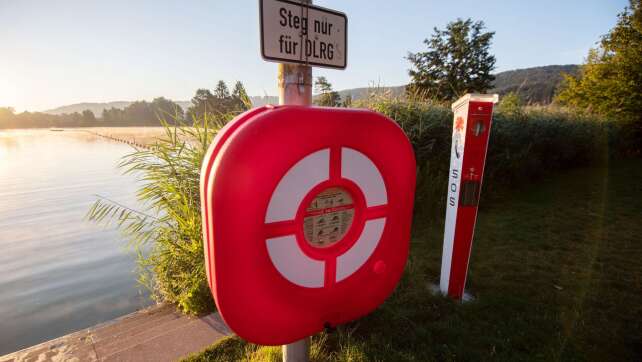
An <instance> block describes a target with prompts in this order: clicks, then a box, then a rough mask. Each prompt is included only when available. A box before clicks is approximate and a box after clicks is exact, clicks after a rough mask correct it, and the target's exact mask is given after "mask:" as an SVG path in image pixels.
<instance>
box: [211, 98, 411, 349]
mask: <svg viewBox="0 0 642 362" xmlns="http://www.w3.org/2000/svg"><path fill="white" fill-rule="evenodd" d="M414 187H415V160H414V154H413V151H412V147H411V145H410V143H409V141H408V139H407V138H406V136H405V135H404V133H403V131H402V130H401V129H400V128H399V126H398V125H397V124H396V123H395V122H394V121H392V120H390V119H388V118H386V117H384V116H382V115H380V114H377V113H375V112H371V111H366V110H353V109H338V108H309V107H298V106H279V107H262V108H257V109H255V110H252V111H249V112H247V113H245V114H243V115H241V116H239V117H237V118H236V119H235V120H234V121H232V122H231V123H230V124H228V125H227V126H226V127H225V128H224V129H223V130H222V131H221V132H220V133H219V135H218V136H217V137H216V139H215V140H214V142H213V144H212V145H211V147H210V149H209V151H208V153H207V156H206V157H205V160H204V163H203V168H202V173H201V201H202V208H203V229H204V230H203V231H204V240H205V243H204V244H205V245H204V247H205V255H206V267H207V274H208V281H209V284H210V287H211V289H212V293H213V295H214V298H215V300H216V304H217V307H218V309H219V312H220V313H221V316H222V317H223V319H224V320H225V322H226V323H227V324H228V325H229V327H230V328H231V329H232V330H233V331H234V332H235V333H237V334H238V335H239V336H241V337H242V338H244V339H246V340H248V341H250V342H253V343H259V344H264V345H278V344H286V343H290V342H293V341H296V340H299V339H301V338H304V337H306V336H309V335H312V334H314V333H316V332H318V331H320V330H322V329H323V328H324V326H325V325H337V324H340V323H345V322H348V321H350V320H354V319H356V318H359V317H361V316H363V315H365V314H367V313H369V312H371V311H372V310H374V309H375V308H376V307H377V306H378V305H379V304H381V303H382V302H383V301H384V300H385V299H386V298H387V297H388V295H389V294H390V293H391V292H392V290H393V289H394V287H395V286H396V284H397V282H398V280H399V278H400V277H401V274H402V272H403V268H404V265H405V262H406V259H407V256H408V242H409V237H410V226H411V219H412V205H413V198H414Z"/></svg>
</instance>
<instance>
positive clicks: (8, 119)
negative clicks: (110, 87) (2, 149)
mask: <svg viewBox="0 0 642 362" xmlns="http://www.w3.org/2000/svg"><path fill="white" fill-rule="evenodd" d="M191 102H192V105H191V106H190V107H189V108H188V109H183V108H182V107H181V106H180V105H178V104H177V103H176V102H174V101H172V100H169V99H167V98H164V97H158V98H155V99H154V100H152V101H151V102H147V101H136V102H134V103H132V104H130V105H128V106H127V107H125V108H123V109H120V108H113V107H112V108H109V109H105V110H103V112H102V114H100V115H95V114H94V113H93V112H92V111H90V110H84V111H83V112H74V113H65V114H49V113H43V112H22V113H16V112H15V110H14V109H13V108H11V107H0V129H11V128H70V127H149V126H161V125H162V122H163V121H164V122H167V123H168V124H176V123H180V122H190V121H191V120H192V119H193V118H196V119H199V118H201V117H202V116H203V114H204V113H206V112H207V113H211V114H214V115H217V114H230V113H240V112H242V111H245V110H247V109H250V108H251V107H252V104H251V101H250V99H249V97H248V95H247V92H246V91H245V88H244V86H243V83H241V82H236V84H235V85H234V88H233V90H232V91H231V92H230V90H229V88H228V87H227V85H226V84H225V82H223V81H219V82H218V83H217V85H216V87H215V88H214V89H213V90H212V91H210V90H209V89H198V90H197V91H196V94H195V95H194V97H193V98H192V100H191Z"/></svg>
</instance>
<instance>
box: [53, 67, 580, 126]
mask: <svg viewBox="0 0 642 362" xmlns="http://www.w3.org/2000/svg"><path fill="white" fill-rule="evenodd" d="M578 71H579V66H578V65H573V64H569V65H547V66H544V67H534V68H526V69H516V70H509V71H507V72H501V73H497V74H496V75H495V77H496V78H495V86H494V88H493V89H491V90H490V91H489V93H499V95H500V96H503V95H505V94H507V93H509V92H517V93H518V94H519V95H520V96H521V97H522V100H523V101H524V102H525V103H526V104H548V103H550V102H551V100H552V99H553V96H554V95H555V90H556V88H557V86H558V85H559V83H560V81H561V80H562V73H563V72H565V73H570V74H577V72H578ZM405 87H406V86H405V85H401V86H395V87H375V88H371V87H362V88H351V89H344V90H341V91H339V95H340V96H341V99H345V98H346V96H347V95H348V94H349V95H351V96H352V100H358V99H364V98H366V97H368V94H370V92H372V91H373V90H376V91H377V92H381V93H384V92H385V93H388V92H389V94H391V95H392V96H395V97H397V96H402V95H403V94H404V91H405ZM250 99H251V101H252V105H253V106H255V107H259V106H263V105H266V104H278V103H279V97H276V96H268V95H265V96H253V97H250ZM175 102H176V103H177V104H178V105H180V106H181V107H183V110H187V108H189V106H190V105H191V102H189V101H175ZM131 103H133V102H127V101H120V102H105V103H77V104H71V105H68V106H62V107H58V108H54V109H50V110H48V111H45V112H44V113H49V114H63V113H74V112H79V113H80V112H82V111H84V110H85V109H89V110H91V111H92V112H94V114H95V115H96V117H100V116H101V115H102V112H103V109H105V108H107V109H109V108H112V107H114V108H119V109H123V108H125V107H127V106H128V105H130V104H131Z"/></svg>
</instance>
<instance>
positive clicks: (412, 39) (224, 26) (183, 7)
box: [0, 0, 627, 112]
mask: <svg viewBox="0 0 642 362" xmlns="http://www.w3.org/2000/svg"><path fill="white" fill-rule="evenodd" d="M314 3H315V4H317V5H320V6H325V7H329V8H333V9H336V10H339V11H342V12H345V13H346V14H347V16H348V22H349V31H348V34H349V40H348V49H349V50H348V67H347V69H346V70H345V71H336V70H328V69H319V68H315V69H314V75H315V76H318V75H323V76H326V77H327V78H328V80H329V81H330V82H331V83H332V84H333V86H334V88H335V89H337V90H342V89H351V88H359V87H367V86H368V85H369V84H380V85H385V86H398V85H403V84H406V83H407V82H408V81H409V77H408V74H407V69H408V67H409V63H408V62H407V60H406V59H405V56H406V55H407V52H408V51H412V52H417V51H421V50H424V49H425V45H424V44H423V43H422V41H423V40H424V39H425V38H427V37H429V36H430V35H431V34H432V32H433V30H432V29H433V27H438V28H444V27H445V25H446V24H447V23H448V22H450V21H453V20H455V19H457V18H458V17H460V18H468V17H470V18H472V19H473V20H482V21H484V22H485V24H486V27H487V30H489V31H494V32H495V37H494V40H493V45H492V48H491V51H492V52H493V53H494V54H495V56H496V57H497V68H496V69H495V73H497V72H502V71H506V70H512V69H521V68H529V67H534V66H544V65H551V64H580V63H582V62H583V59H584V57H585V56H586V54H587V52H588V49H589V48H591V47H594V46H595V44H596V41H597V40H598V39H599V38H600V36H601V35H603V34H605V33H606V32H607V31H608V30H609V29H610V28H611V27H612V26H613V25H614V24H615V21H616V14H617V13H619V12H620V11H622V10H623V9H624V7H625V6H626V5H627V1H626V0H617V1H612V2H604V1H600V0H591V1H579V0H573V1H568V2H564V3H560V2H557V1H553V0H547V1H541V2H537V3H519V4H515V3H513V2H510V1H508V0H496V1H492V0H491V1H486V2H483V3H479V2H475V1H472V0H464V1H461V2H459V3H458V4H457V6H456V7H455V6H450V3H447V2H440V1H418V0H413V1H406V2H404V3H403V4H396V3H390V2H387V1H378V2H372V1H369V2H366V1H353V2H350V3H346V2H342V1H337V0H325V1H324V0H317V1H315V2H314ZM0 22H1V23H2V24H3V25H4V26H3V28H4V29H5V31H3V32H2V33H0V42H1V43H2V44H3V56H2V57H0V107H3V106H10V107H14V108H15V109H16V110H17V111H19V112H20V111H24V110H29V111H44V110H49V109H53V108H57V107H60V106H64V105H70V104H76V103H105V102H112V101H133V100H143V99H146V100H151V99H153V98H154V97H159V96H163V97H166V98H169V99H173V100H189V99H191V98H192V96H193V94H194V91H195V90H196V89H198V88H213V87H214V86H215V84H216V82H217V81H218V80H219V79H222V80H224V81H226V82H227V83H228V84H233V82H235V81H236V80H240V81H242V82H243V83H244V84H245V86H246V89H247V91H248V93H249V94H250V95H253V96H263V95H276V94H278V93H277V81H276V64H275V63H268V62H265V61H263V60H262V59H261V57H260V54H259V39H258V38H259V30H258V1H254V0H251V1H249V0H248V1H242V2H224V1H206V0H199V1H193V2H189V3H175V2H169V1H151V0H146V1H139V2H124V1H122V0H116V1H112V2H86V1H81V0H66V1H61V2H56V3H51V2H38V1H35V0H25V1H3V2H0Z"/></svg>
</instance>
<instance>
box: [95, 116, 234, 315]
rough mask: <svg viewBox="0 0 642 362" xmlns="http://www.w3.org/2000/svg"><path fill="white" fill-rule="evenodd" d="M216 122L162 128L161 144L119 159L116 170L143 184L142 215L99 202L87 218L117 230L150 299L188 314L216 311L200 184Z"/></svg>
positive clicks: (122, 207) (140, 212) (104, 201)
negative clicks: (131, 252) (205, 246)
mask: <svg viewBox="0 0 642 362" xmlns="http://www.w3.org/2000/svg"><path fill="white" fill-rule="evenodd" d="M206 117H207V118H209V117H208V116H207V115H206ZM228 118H229V117H228ZM220 121H221V120H220V119H219V120H211V119H207V120H200V121H195V122H194V124H193V125H192V127H174V126H169V125H167V124H166V123H165V129H166V136H165V137H164V138H163V139H159V140H157V142H156V143H155V144H154V145H151V146H150V147H149V148H148V149H138V148H137V149H136V150H135V151H134V152H133V153H131V154H129V155H127V156H125V157H124V158H123V160H122V161H121V163H120V164H119V167H120V168H122V169H124V170H125V173H133V174H135V175H137V176H139V180H140V181H141V182H142V186H141V187H140V189H139V190H138V193H137V197H138V199H139V200H140V201H141V203H142V204H143V205H144V207H145V208H146V209H145V210H143V211H140V210H133V209H130V208H127V207H125V206H122V205H119V204H117V203H113V202H111V201H109V200H103V199H99V200H97V201H96V202H95V203H94V205H93V206H92V207H91V209H90V211H89V213H88V218H89V219H90V220H94V221H97V222H104V223H109V222H112V221H113V222H115V223H116V224H117V225H118V226H119V227H120V229H121V231H122V232H123V233H124V234H125V236H126V238H127V239H128V240H129V246H130V247H131V248H132V249H134V250H135V251H136V252H137V255H138V259H137V262H138V267H139V275H140V277H139V281H140V282H141V283H142V284H143V285H145V286H147V287H148V288H149V289H150V290H151V292H152V296H153V298H154V299H155V300H157V301H159V302H169V303H173V304H176V305H177V306H178V307H179V308H180V309H181V310H182V311H183V312H185V313H189V314H200V313H204V312H208V311H212V310H214V309H215V306H214V301H213V299H212V296H211V292H210V290H209V287H208V285H207V277H206V275H205V264H204V253H203V238H202V230H201V207H200V187H199V182H200V168H201V162H202V160H203V157H204V155H205V152H206V150H207V147H208V146H209V144H210V142H211V141H212V139H213V137H214V135H215V133H216V130H218V129H219V127H220V124H221V123H222V122H220Z"/></svg>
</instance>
